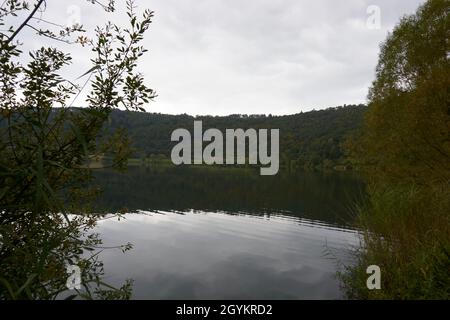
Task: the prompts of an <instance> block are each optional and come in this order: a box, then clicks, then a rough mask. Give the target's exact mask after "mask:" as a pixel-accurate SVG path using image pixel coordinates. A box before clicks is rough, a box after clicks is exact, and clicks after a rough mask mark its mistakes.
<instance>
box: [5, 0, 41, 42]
mask: <svg viewBox="0 0 450 320" xmlns="http://www.w3.org/2000/svg"><path fill="white" fill-rule="evenodd" d="M44 1H45V0H39V2H38V3H37V4H36V6H35V7H34V9H33V11H31V13H30V15H29V16H28V17H27V18H26V19H25V21H23V22H22V24H21V25H20V26H19V28H17V29H16V31H14V33H13V34H12V36H11V37H9V38H8V40H7V41H6V45H8V44H10V43H11V41H13V40H14V38H15V37H16V36H17V35H18V34H19V32H20V31H21V30H22V29H23V28H24V27H25V26H26V25H27V23H28V21H30V19H31V18H32V17H33V16H34V14H35V13H36V11H37V10H38V9H39V7H40V6H41V5H42V3H43V2H44Z"/></svg>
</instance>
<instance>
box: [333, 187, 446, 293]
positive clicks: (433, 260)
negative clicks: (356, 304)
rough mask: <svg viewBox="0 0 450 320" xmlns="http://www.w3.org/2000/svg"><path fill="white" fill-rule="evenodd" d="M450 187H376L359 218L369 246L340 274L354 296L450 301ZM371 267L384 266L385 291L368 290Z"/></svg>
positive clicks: (382, 269) (365, 244)
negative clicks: (367, 284) (369, 268)
mask: <svg viewBox="0 0 450 320" xmlns="http://www.w3.org/2000/svg"><path fill="white" fill-rule="evenodd" d="M449 187H450V186H449V185H448V184H447V185H441V186H435V187H423V186H422V187H419V186H396V187H393V186H387V185H380V184H377V185H376V186H372V187H371V190H369V193H370V195H371V197H370V200H369V202H368V203H366V204H365V205H364V206H363V207H361V208H359V215H358V225H359V226H360V227H361V228H362V229H363V230H366V232H365V234H364V246H363V247H362V248H361V249H360V250H359V251H358V252H356V259H357V263H356V265H355V266H353V267H349V268H348V269H347V270H346V271H345V272H344V273H341V274H340V277H341V279H342V280H343V283H344V289H345V291H346V293H347V296H348V297H349V298H351V299H355V298H358V299H449V298H450V272H449V271H450V216H449V213H450V196H449V192H448V190H449ZM369 265H378V266H379V267H380V268H381V290H368V289H367V286H366V280H367V278H368V276H369V275H368V274H367V273H366V268H367V266H369Z"/></svg>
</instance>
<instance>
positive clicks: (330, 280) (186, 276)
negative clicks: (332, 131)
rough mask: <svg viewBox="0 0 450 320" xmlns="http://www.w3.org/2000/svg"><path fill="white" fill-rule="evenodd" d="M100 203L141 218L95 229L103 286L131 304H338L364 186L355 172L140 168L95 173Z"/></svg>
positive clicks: (109, 222) (127, 217) (355, 240)
mask: <svg viewBox="0 0 450 320" xmlns="http://www.w3.org/2000/svg"><path fill="white" fill-rule="evenodd" d="M97 177H98V180H97V181H98V182H99V184H101V185H102V187H103V189H104V195H103V198H102V199H100V202H99V206H100V207H104V206H105V205H108V209H109V210H111V211H115V210H118V209H120V208H123V207H126V208H127V209H126V210H127V211H129V212H135V213H131V214H127V215H125V219H124V220H121V221H120V222H117V221H113V220H105V221H103V222H101V223H100V225H99V227H98V229H99V231H100V232H101V234H102V237H103V240H104V243H105V245H106V246H114V245H116V244H119V243H123V242H124V241H126V242H131V243H133V244H134V249H133V250H131V251H130V252H128V253H127V254H125V255H123V254H121V253H118V252H117V251H105V252H103V253H102V257H101V258H102V260H103V261H104V264H105V266H106V274H107V275H108V277H107V280H108V281H109V282H112V283H113V284H114V283H121V282H123V280H124V279H126V278H133V279H134V288H133V298H135V299H143V298H146V299H338V298H342V294H341V292H340V289H339V283H338V281H337V280H336V278H335V274H336V270H337V266H338V265H340V264H348V263H350V258H349V256H348V251H347V249H349V248H350V247H352V246H354V245H357V243H358V234H357V233H356V232H355V231H353V230H351V229H350V228H349V227H348V226H346V225H347V224H348V222H349V221H350V219H351V214H350V213H349V212H350V210H349V208H350V204H351V203H353V201H354V200H355V199H357V198H358V197H360V196H361V195H362V193H363V192H362V185H361V184H360V183H359V182H358V180H357V179H356V178H354V177H352V176H350V175H343V174H317V173H304V174H301V175H295V176H292V175H280V176H277V177H260V176H259V175H258V173H257V171H252V170H242V169H203V168H163V169H161V168H160V169H142V168H134V169H131V171H130V172H128V173H126V174H123V175H122V174H112V173H110V172H100V173H98V176H97Z"/></svg>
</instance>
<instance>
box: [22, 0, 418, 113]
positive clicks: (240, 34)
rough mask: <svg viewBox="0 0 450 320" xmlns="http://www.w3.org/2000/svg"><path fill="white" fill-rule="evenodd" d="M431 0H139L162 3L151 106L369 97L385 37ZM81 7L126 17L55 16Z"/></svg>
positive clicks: (154, 33)
mask: <svg viewBox="0 0 450 320" xmlns="http://www.w3.org/2000/svg"><path fill="white" fill-rule="evenodd" d="M117 2H121V1H117ZM423 2H424V1H423V0H340V1H336V0H147V1H144V0H140V1H139V0H138V1H137V4H138V6H139V7H138V9H144V8H149V9H151V10H154V11H155V17H154V22H153V24H152V27H151V30H149V33H148V34H147V36H146V38H145V41H144V46H145V47H146V48H148V49H149V50H150V51H149V52H148V53H147V54H146V55H145V56H144V57H143V60H142V62H141V64H140V71H141V72H142V73H143V74H144V76H145V77H146V81H147V83H148V85H149V86H150V87H151V88H153V89H155V90H156V91H157V93H158V97H157V98H156V100H155V102H153V103H151V104H150V105H148V106H147V108H146V109H147V110H148V111H150V112H162V113H171V114H179V113H188V114H193V115H197V114H213V115H226V114H233V113H248V114H251V113H258V114H261V113H265V114H269V113H272V114H292V113H298V112H300V111H307V110H311V109H322V108H327V107H333V106H337V105H343V104H352V103H364V102H365V101H366V96H367V90H368V87H369V85H370V83H371V82H372V80H373V78H374V69H375V66H376V64H377V56H378V52H379V44H380V42H381V41H383V40H384V39H385V37H386V35H387V32H388V31H390V30H392V28H393V27H394V25H395V24H396V23H397V22H398V20H399V19H400V17H402V16H403V15H405V14H410V13H413V12H414V11H415V10H416V9H417V7H418V6H419V5H420V4H421V3H423ZM74 5H75V7H73V6H74ZM371 5H375V6H377V7H378V8H379V10H380V11H379V13H380V20H379V28H378V27H377V21H378V20H377V11H376V8H377V7H370V6H371ZM74 8H75V10H74ZM374 8H375V9H374ZM368 9H369V10H368ZM77 12H79V19H80V20H81V23H82V24H83V25H85V26H86V28H91V27H93V26H94V25H96V24H101V23H103V22H105V21H107V20H108V19H110V20H113V21H114V22H116V23H119V24H120V21H121V20H120V17H121V16H118V15H117V14H116V15H110V14H107V13H104V12H102V10H101V9H100V8H96V7H93V6H92V5H90V4H88V3H87V2H86V1H85V0H78V1H77V0H71V1H56V0H48V8H47V12H46V13H45V17H46V18H49V19H52V21H58V22H59V23H62V24H64V23H65V21H67V20H68V19H72V18H73V16H74V14H76V13H77ZM35 23H36V22H35ZM27 32H29V34H28V35H27V34H25V35H24V36H25V37H31V33H30V32H31V30H29V31H27ZM31 39H33V41H31V42H30V41H28V42H27V43H30V45H31V46H32V47H38V46H40V45H42V40H40V39H38V38H36V37H33V38H31ZM55 45H56V44H55ZM88 54H89V52H83V51H81V50H78V49H77V50H76V51H75V54H74V66H76V71H77V72H80V71H82V70H87V69H88V68H89V65H88V61H89V55H88ZM72 72H74V71H72ZM73 76H75V74H73Z"/></svg>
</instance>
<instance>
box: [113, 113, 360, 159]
mask: <svg viewBox="0 0 450 320" xmlns="http://www.w3.org/2000/svg"><path fill="white" fill-rule="evenodd" d="M365 110H366V106H364V105H345V106H341V107H336V108H329V109H326V110H319V111H310V112H304V113H298V114H294V115H284V116H273V115H246V114H235V115H229V116H197V117H194V116H190V115H187V114H182V115H167V114H160V113H142V112H133V111H119V110H114V111H113V112H112V113H111V115H110V119H109V122H108V125H107V129H108V130H115V129H119V128H124V129H126V130H127V131H128V134H129V136H130V140H131V142H132V146H133V147H134V149H135V152H134V156H135V157H139V158H144V157H151V156H154V155H165V156H169V155H170V151H171V148H172V146H173V145H174V144H175V143H174V142H171V141H170V135H171V133H172V131H173V130H175V129H177V128H186V129H188V130H191V131H192V130H193V124H194V120H202V122H203V128H204V130H206V128H217V129H219V130H221V131H223V132H224V131H225V129H237V128H242V129H248V128H254V129H256V130H258V129H259V128H267V129H271V128H277V129H280V153H281V158H282V159H281V160H286V159H289V160H296V161H298V163H299V165H300V166H301V167H307V168H314V167H332V166H336V165H345V164H347V162H346V159H345V154H344V148H343V143H344V142H345V140H346V139H347V137H348V136H349V135H350V134H351V133H352V132H354V131H355V130H356V129H358V128H359V127H360V124H361V123H362V118H363V114H364V111H365Z"/></svg>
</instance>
